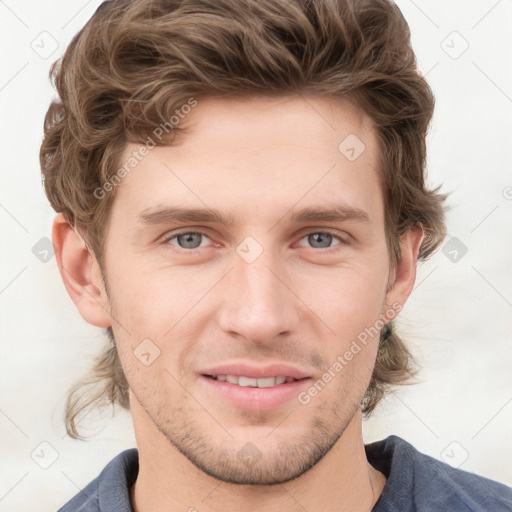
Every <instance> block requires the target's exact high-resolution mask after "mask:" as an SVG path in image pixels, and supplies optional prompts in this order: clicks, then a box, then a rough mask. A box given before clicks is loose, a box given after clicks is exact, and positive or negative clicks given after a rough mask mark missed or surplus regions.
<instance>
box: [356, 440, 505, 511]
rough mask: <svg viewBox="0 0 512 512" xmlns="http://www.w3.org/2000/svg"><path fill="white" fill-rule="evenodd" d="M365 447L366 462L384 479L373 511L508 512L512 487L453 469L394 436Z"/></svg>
mask: <svg viewBox="0 0 512 512" xmlns="http://www.w3.org/2000/svg"><path fill="white" fill-rule="evenodd" d="M365 448H366V453H367V457H368V460H369V462H370V463H371V464H372V466H374V467H375V468H376V469H378V470H379V471H381V472H382V473H384V474H385V475H386V477H387V479H388V480H387V482H386V485H385V487H384V490H383V492H382V495H381V497H380V498H379V500H378V502H377V506H376V507H375V509H374V510H375V512H381V511H382V512H387V511H389V512H391V511H395V510H396V511H398V510H400V511H401V512H404V511H408V510H411V511H412V510H414V511H421V510H425V511H426V510H450V511H452V512H459V511H460V512H462V511H464V512H483V511H490V510H492V511H497V512H498V511H512V488H510V487H507V486H506V485H503V484H500V483H498V482H495V481H493V480H489V479H488V478H484V477H482V476H479V475H475V474H474V473H470V472H467V471H463V470H461V469H456V468H453V467H452V466H450V465H448V464H446V463H444V462H441V461H439V460H436V459H434V458H433V457H430V456H428V455H425V454H423V453H421V452H419V451H418V450H417V449H416V448H414V447H413V446H412V445H411V444H409V443H408V442H406V441H404V440H403V439H401V438H399V437H397V436H390V437H388V438H386V439H384V440H382V441H378V442H376V443H371V444H369V445H366V447H365Z"/></svg>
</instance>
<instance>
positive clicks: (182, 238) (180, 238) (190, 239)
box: [165, 231, 209, 249]
mask: <svg viewBox="0 0 512 512" xmlns="http://www.w3.org/2000/svg"><path fill="white" fill-rule="evenodd" d="M205 238H206V239H208V240H209V238H208V237H207V236H206V235H205V234H204V233H201V232H196V231H186V232H183V233H176V234H174V235H172V236H171V237H169V238H167V239H166V240H165V242H166V243H168V244H170V245H173V246H175V247H178V248H179V249H198V248H199V247H202V245H201V242H202V241H203V240H204V239H205ZM174 239H176V241H177V243H178V245H175V244H173V243H172V241H173V240H174Z"/></svg>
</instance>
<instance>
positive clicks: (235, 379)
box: [212, 375, 296, 388]
mask: <svg viewBox="0 0 512 512" xmlns="http://www.w3.org/2000/svg"><path fill="white" fill-rule="evenodd" d="M212 377H213V378H214V379H216V380H220V381H222V382H229V383H231V384H238V385H239V386H243V387H252V388H256V387H257V388H270V387H272V386H278V385H279V384H284V383H285V382H293V381H294V380H296V379H294V378H293V377H265V378H261V379H255V378H252V377H245V376H244V375H240V376H238V375H212Z"/></svg>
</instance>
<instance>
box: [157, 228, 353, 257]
mask: <svg viewBox="0 0 512 512" xmlns="http://www.w3.org/2000/svg"><path fill="white" fill-rule="evenodd" d="M191 234H194V235H202V236H205V237H206V238H210V237H209V236H208V235H207V234H206V233H204V232H203V231H181V232H179V233H174V234H172V235H171V236H166V237H165V238H164V240H163V243H164V244H167V245H169V246H170V247H171V248H172V250H175V251H176V252H179V253H185V252H186V253H194V252H195V251H198V250H199V249H203V247H196V248H195V249H183V248H181V247H177V246H175V245H172V244H171V243H170V241H171V240H173V239H175V238H177V237H179V236H182V235H191ZM314 234H322V235H331V236H332V237H334V238H336V239H338V241H339V242H340V243H339V244H337V245H335V246H333V247H327V248H326V249H317V251H318V252H321V253H324V254H327V253H331V252H333V251H336V250H337V248H339V247H340V246H344V245H347V244H348V242H347V241H346V240H345V239H343V238H341V237H340V236H339V234H337V233H336V232H334V231H332V230H330V229H323V230H321V231H309V232H307V233H305V234H304V235H302V236H301V238H300V240H302V239H304V238H306V237H308V236H309V235H314ZM301 247H302V246H301ZM310 249H313V250H315V248H314V247H310Z"/></svg>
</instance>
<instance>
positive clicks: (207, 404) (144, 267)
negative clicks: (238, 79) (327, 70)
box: [53, 96, 422, 512]
mask: <svg viewBox="0 0 512 512" xmlns="http://www.w3.org/2000/svg"><path fill="white" fill-rule="evenodd" d="M183 122H184V123H187V128H188V131H187V133H186V135H184V136H180V137H178V139H177V140H176V142H177V144H175V145H172V146H168V147H158V148H155V149H152V150H151V151H150V152H149V154H148V155H147V156H146V157H145V158H144V159H143V160H142V161H141V162H140V163H139V164H138V165H137V166H136V168H135V169H134V170H133V171H132V172H131V173H130V174H128V175H127V176H126V177H125V178H124V179H123V181H122V183H121V184H120V185H119V186H118V187H117V188H116V190H115V200H114V204H113V208H112V214H111V218H110V221H109V224H108V229H107V232H106V245H105V259H104V272H105V275H104V276H102V273H101V271H100V268H99V266H98V263H97V261H96V258H95V257H94V255H93V254H91V253H90V252H89V251H88V249H87V247H86V246H85V245H84V242H83V240H82V239H81V238H80V237H79V236H77V234H76V232H75V231H74V229H73V228H72V227H70V226H69V224H68V223H67V222H66V221H65V219H64V218H63V217H62V215H57V217H56V220H55V224H54V231H53V236H54V244H55V245H56V247H57V251H56V254H57V261H58V264H59V268H60V270H61V274H62V277H63V280H64V283H65V285H66V288H67V290H68V292H69V294H70V296H71V297H72V299H73V300H74V302H75V304H76V306H77V308H78V309H79V311H80V313H81V314H82V316H83V318H84V319H85V320H86V321H88V322H89V323H91V324H93V325H96V326H99V327H108V326H110V325H112V328H113V330H114V334H115V338H116V341H117V345H118V350H119V354H120V358H121V361H122V364H123V369H124V371H125V374H126V376H127V379H128V382H129V385H130V403H131V411H132V417H133V423H134V429H135V435H136V439H137V446H138V449H139V460H140V471H139V475H138V478H137V481H136V483H135V485H134V486H133V488H132V489H131V498H132V503H133V506H134V509H135V510H136V511H137V512H144V511H147V510H151V511H154V512H158V511H164V510H165V511H169V510H194V509H193V508H191V507H195V509H197V510H201V511H213V510H220V509H222V510H252V511H260V510H261V511H263V510H265V511H266V512H272V511H274V510H275V511H278V510H279V511H299V510H301V511H302V510H304V509H306V510H308V511H309V512H313V511H320V510H322V511H334V510H336V511H340V510H343V511H349V510H351V511H354V510H361V511H365V510H371V508H372V507H373V505H374V504H375V502H376V501H377V499H378V497H379V496H380V494H381V492H382V489H383V487H384V485H385V481H386V479H385V476H384V475H383V474H382V473H380V472H378V471H377V470H375V469H374V468H373V467H372V466H371V465H370V464H369V463H368V461H367V459H366V456H365V452H364V444H363V439H362V415H361V408H360V402H361V399H362V397H363V396H364V394H365V391H366V389H367V387H368V384H369V381H370V377H371V373H372V370H373V367H374V363H375V357H376V354H377V349H378V336H375V337H373V338H371V337H370V338H369V340H368V343H367V345H366V346H363V347H362V348H363V349H362V350H361V351H360V352H359V353H358V354H357V355H355V356H354V358H353V359H352V360H351V361H350V362H349V363H348V364H347V365H346V366H345V367H344V368H343V370H342V371H340V372H339V373H337V374H336V377H335V378H333V379H332V380H331V382H329V384H328V385H327V386H325V388H324V389H322V391H321V392H320V393H318V395H317V396H315V397H314V398H312V399H311V401H310V403H309V404H307V405H303V404H301V403H300V402H299V401H298V400H296V399H293V400H290V401H288V402H286V403H285V404H283V405H280V406H279V407H277V408H275V409H273V410H270V411H248V410H244V409H241V408H238V407H235V406H233V405H232V404H230V403H227V402H226V401H225V400H223V399H222V398H220V397H219V396H217V395H215V394H213V393H212V392H208V391H207V390H205V388H204V386H203V385H202V382H201V378H200V374H201V370H202V369H205V368H206V367H207V366H209V365H212V364H220V363H223V362H226V361H233V360H243V361H244V362H247V363H251V362H253V364H254V363H257V364H259V365H262V364H263V363H265V362H267V361H270V360H272V361H281V362H286V363H289V364H291V365H293V366H296V367H298V368H301V369H302V370H304V371H306V372H307V373H308V375H310V376H311V379H312V382H316V381H317V380H318V379H321V378H322V375H323V374H324V372H325V371H326V370H327V368H328V367H329V366H331V365H332V364H333V363H334V362H335V361H336V358H337V356H338V355H340V354H343V353H344V352H345V351H346V350H347V349H348V348H349V347H350V344H351V342H352V341H353V340H354V339H356V337H357V335H358V334H359V333H361V332H362V331H364V329H365V328H367V327H370V326H373V325H374V324H375V322H376V321H377V320H379V319H382V320H383V321H384V322H387V321H389V320H391V319H392V317H390V316H389V311H390V310H391V311H393V313H394V310H393V309H391V305H392V304H394V305H395V306H396V305H400V306H403V305H404V304H405V302H406V300H407V298H408V296H409V294H410V293H411V291H412V288H413V285H414V281H415V277H416V261H417V255H418V249H419V245H420V243H421V236H422V231H421V228H419V227H415V228H412V229H411V230H410V231H409V232H408V233H406V235H404V236H403V237H402V239H401V250H402V260H401V262H400V264H399V265H398V267H397V268H396V269H391V268H390V262H389V257H388V252H387V248H386V241H385V233H384V202H383V195H382V192H381V189H380V186H379V182H378V176H377V171H376V170H377V169H378V166H379V164H378V155H379V153H378V152H379V147H378V145H377V139H376V137H375V132H374V128H373V123H372V121H371V120H370V119H369V118H368V117H367V116H366V115H364V113H363V112H362V111H361V110H360V109H358V108H357V107H355V106H354V105H353V104H351V103H350V102H348V101H347V100H341V99H329V98H321V97H312V96H308V97H304V98H303V97H298V96H286V97H281V98H273V99H268V98H267V99H262V98H251V99H247V98H245V99H240V98H238V99H233V98H230V99H219V98H204V99H200V100H199V102H198V106H197V107H195V109H194V110H193V111H192V112H191V113H190V114H189V115H188V116H187V117H186V119H185V120H184V121H183ZM348 134H356V135H357V137H358V138H359V139H360V140H361V141H363V142H364V144H365V147H366V149H365V151H364V152H363V153H362V154H361V155H360V156H359V157H358V158H357V159H356V160H354V161H349V160H348V159H347V158H346V156H345V155H344V154H342V153H341V152H340V151H339V150H338V146H339V144H340V142H342V141H343V140H344V139H345V137H347V135H348ZM137 149H138V147H137V146H136V145H129V146H128V147H127V148H126V151H125V156H126V158H129V156H130V154H131V153H132V152H133V151H134V150H137ZM111 193H112V192H111ZM335 204H336V205H338V204H344V205H348V206H350V207H357V208H360V209H362V210H364V211H366V212H367V214H368V217H369V222H362V221H358V220H354V219H353V220H344V221H315V222H311V221H308V222H305V223H302V224H298V225H297V224H292V223H291V222H290V217H291V214H292V213H293V212H295V211H296V210H298V209H300V208H305V207H311V208H322V207H326V205H327V206H331V205H335ZM165 206H183V207H196V208H211V209H215V210H218V211H219V212H220V213H222V214H223V215H225V216H228V215H231V216H232V217H233V219H234V223H233V224H232V225H230V226H227V225H226V224H224V223H221V222H214V223H205V222H190V221H188V222H187V221H184V222H178V223H176V222H174V223H162V222H159V223H157V224H151V225H148V224H144V223H142V222H140V215H141V214H142V213H144V212H146V213H147V212H148V211H153V210H154V209H158V208H161V207H165ZM324 230H330V232H332V234H334V235H335V236H333V237H332V239H330V238H328V239H327V241H325V239H323V241H322V242H321V243H319V242H318V241H316V239H315V237H314V236H308V235H311V234H313V235H314V234H315V233H323V232H325V231H324ZM190 231H192V232H197V231H200V232H202V233H204V235H205V236H203V237H201V236H197V237H196V238H194V237H192V240H191V242H190V241H189V245H188V246H187V245H186V240H185V241H184V240H183V237H182V238H179V237H178V238H176V237H174V238H172V237H173V235H176V233H184V232H185V233H186V232H190ZM248 236H250V237H252V238H253V239H255V240H256V241H257V242H258V244H259V245H260V246H261V248H262V249H263V252H262V253H261V254H260V255H259V257H257V258H256V259H255V261H253V262H252V263H247V261H245V260H244V259H243V258H242V257H240V255H239V254H238V253H237V251H236V249H237V247H238V246H239V244H240V243H241V242H242V241H243V240H244V239H245V238H246V237H248ZM337 236H339V237H340V238H339V239H338V238H337ZM180 243H181V246H180ZM190 243H192V245H190ZM194 243H195V245H193V244H194ZM322 244H324V245H322ZM198 246H199V247H198ZM187 247H197V248H192V249H191V248H187ZM104 279H105V281H106V282H107V283H108V290H109V295H107V293H106V289H105V282H104ZM144 339H150V340H151V343H153V344H154V345H155V346H157V347H158V349H159V350H160V355H159V356H158V357H157V358H156V359H154V361H152V363H151V364H150V365H149V366H146V365H144V364H142V363H141V361H140V360H139V359H138V358H137V357H136V355H135V352H134V351H136V348H137V346H138V345H139V344H140V343H141V341H142V340H144ZM305 389H307V386H306V387H305ZM249 442H250V443H252V445H254V446H255V447H256V449H257V451H258V454H259V459H258V460H257V461H256V462H254V463H251V464H247V463H245V462H244V461H242V460H241V459H240V458H239V457H238V456H237V455H238V453H239V451H240V450H241V449H242V448H243V447H244V446H245V445H246V444H247V443H249Z"/></svg>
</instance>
